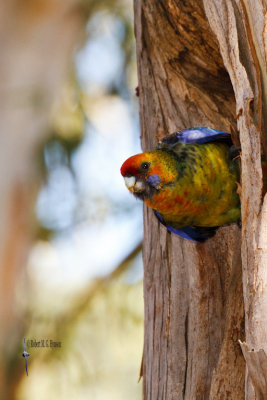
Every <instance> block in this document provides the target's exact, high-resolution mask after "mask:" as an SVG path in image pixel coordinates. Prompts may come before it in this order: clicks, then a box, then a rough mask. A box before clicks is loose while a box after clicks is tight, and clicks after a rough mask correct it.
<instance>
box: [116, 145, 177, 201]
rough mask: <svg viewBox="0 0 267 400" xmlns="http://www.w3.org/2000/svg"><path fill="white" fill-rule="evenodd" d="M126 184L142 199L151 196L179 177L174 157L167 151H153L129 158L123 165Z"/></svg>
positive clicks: (122, 172)
mask: <svg viewBox="0 0 267 400" xmlns="http://www.w3.org/2000/svg"><path fill="white" fill-rule="evenodd" d="M121 174H122V176H123V177H124V181H125V185H126V186H127V188H128V189H129V191H130V192H131V193H133V194H134V195H135V196H136V197H138V198H140V199H141V200H147V199H149V198H151V197H152V196H153V195H154V194H155V193H157V192H159V191H160V190H161V189H162V188H163V187H164V186H166V185H170V184H172V183H173V181H174V180H175V179H176V177H177V171H176V169H175V166H174V160H173V157H172V156H171V155H170V154H168V153H167V152H165V151H160V150H156V151H151V152H146V153H140V154H136V155H135V156H132V157H130V158H128V159H127V160H126V161H125V162H124V163H123V164H122V167H121Z"/></svg>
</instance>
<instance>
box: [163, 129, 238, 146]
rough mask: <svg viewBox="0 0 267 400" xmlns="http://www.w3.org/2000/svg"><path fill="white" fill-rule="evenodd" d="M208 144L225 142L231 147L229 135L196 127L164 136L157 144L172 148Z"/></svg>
mask: <svg viewBox="0 0 267 400" xmlns="http://www.w3.org/2000/svg"><path fill="white" fill-rule="evenodd" d="M210 142H226V143H228V144H229V145H231V144H232V140H231V135H230V134H229V133H226V132H221V131H217V130H216V129H211V128H204V127H197V128H190V129H184V130H182V131H179V132H175V133H173V134H171V135H168V136H165V137H164V138H163V139H162V140H161V141H160V142H159V145H160V144H161V143H162V144H163V143H164V144H168V145H171V146H172V145H175V144H177V143H192V144H204V143H210Z"/></svg>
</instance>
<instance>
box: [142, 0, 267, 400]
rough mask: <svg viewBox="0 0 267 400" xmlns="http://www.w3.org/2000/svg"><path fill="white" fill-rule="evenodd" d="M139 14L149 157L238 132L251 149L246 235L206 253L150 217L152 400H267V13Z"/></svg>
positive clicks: (192, 1) (245, 170) (147, 0)
mask: <svg viewBox="0 0 267 400" xmlns="http://www.w3.org/2000/svg"><path fill="white" fill-rule="evenodd" d="M134 8H135V33H136V41H137V60H138V78H139V92H140V117H141V130H142V146H143V149H144V150H151V149H153V148H154V147H155V145H156V143H157V141H158V139H159V138H161V137H162V136H164V135H165V134H166V133H171V132H174V131H176V130H179V129H183V128H189V127H195V126H207V127H212V128H216V129H219V130H223V131H226V132H230V133H231V134H232V138H233V141H234V143H235V144H240V143H241V146H242V156H241V164H242V173H241V175H242V176H241V187H242V190H241V209H242V229H241V230H240V229H239V228H238V227H237V226H230V227H223V228H220V229H219V231H218V233H217V234H216V236H215V237H214V238H212V239H210V240H208V241H207V242H206V243H204V244H194V243H191V242H189V241H186V240H183V239H180V238H178V237H174V236H173V235H171V234H168V233H167V231H166V229H165V228H164V227H162V226H160V225H159V223H158V222H157V220H156V219H155V217H154V215H153V213H152V212H151V211H150V210H148V209H147V208H146V207H145V209H144V225H145V240H144V250H143V259H144V269H145V272H144V298H145V338H144V355H143V380H144V389H143V392H144V399H145V400H156V399H160V400H165V399H168V400H170V399H172V400H179V399H187V400H195V399H216V400H217V399H237V400H241V399H244V398H246V399H249V400H251V399H266V398H267V359H266V352H267V321H266V320H267V286H266V285H267V274H266V273H265V268H266V269H267V262H266V261H267V202H266V200H264V196H263V194H262V175H263V174H262V168H261V154H262V153H264V151H265V149H266V144H265V142H266V141H265V131H264V126H266V123H267V121H266V118H267V113H266V104H267V100H266V93H267V91H266V85H267V74H266V71H267V69H266V57H267V53H266V49H267V24H266V15H267V14H266V11H267V10H266V8H267V5H266V2H264V1H263V0H254V1H253V0H203V1H196V0H188V1H186V2H184V1H182V0H169V1H163V0H159V1H153V0H135V2H134ZM239 340H240V341H241V342H244V343H246V344H242V345H241V346H240V344H239ZM241 347H242V350H243V354H244V356H243V354H242V351H241ZM253 349H254V350H255V351H252V350H253ZM245 360H246V361H245ZM246 371H247V373H246Z"/></svg>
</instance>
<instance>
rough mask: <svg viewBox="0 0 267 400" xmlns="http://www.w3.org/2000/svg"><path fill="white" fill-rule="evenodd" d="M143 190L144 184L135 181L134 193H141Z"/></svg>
mask: <svg viewBox="0 0 267 400" xmlns="http://www.w3.org/2000/svg"><path fill="white" fill-rule="evenodd" d="M144 189H145V184H144V182H142V181H137V182H136V184H135V185H134V191H135V192H142V191H143V190H144Z"/></svg>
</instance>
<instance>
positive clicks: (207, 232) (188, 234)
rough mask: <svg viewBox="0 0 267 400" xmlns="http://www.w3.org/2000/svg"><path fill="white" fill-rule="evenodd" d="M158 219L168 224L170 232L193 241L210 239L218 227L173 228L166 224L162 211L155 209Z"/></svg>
mask: <svg viewBox="0 0 267 400" xmlns="http://www.w3.org/2000/svg"><path fill="white" fill-rule="evenodd" d="M153 211H154V213H155V215H156V217H157V218H158V220H159V221H160V222H161V223H162V224H163V225H164V226H166V228H167V229H168V231H169V232H172V233H175V234H176V235H178V236H180V237H182V238H184V239H189V240H192V241H193V242H204V241H205V240H207V239H209V238H210V237H212V236H214V235H215V232H216V230H217V228H218V227H212V228H202V227H191V226H185V227H183V228H179V229H178V228H173V227H171V226H170V225H168V224H166V222H165V221H164V219H163V217H162V216H161V215H160V213H159V212H158V211H156V210H153Z"/></svg>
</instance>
